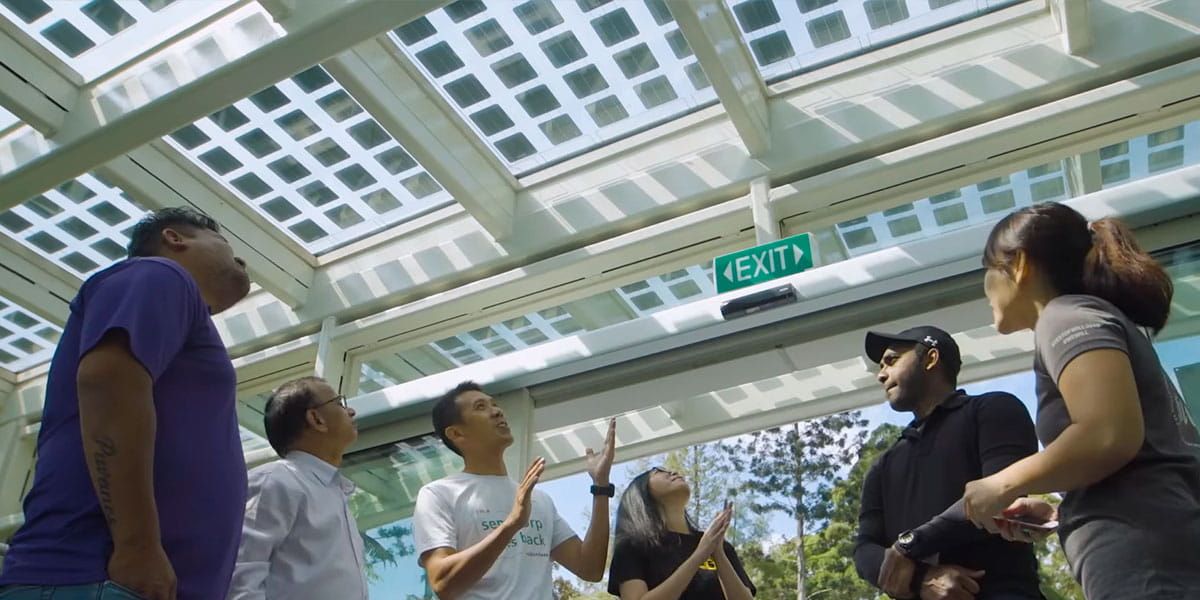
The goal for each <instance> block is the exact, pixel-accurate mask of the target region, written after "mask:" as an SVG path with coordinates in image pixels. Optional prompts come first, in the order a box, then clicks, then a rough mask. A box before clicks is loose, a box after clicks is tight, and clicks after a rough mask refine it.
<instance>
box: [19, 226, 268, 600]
mask: <svg viewBox="0 0 1200 600" xmlns="http://www.w3.org/2000/svg"><path fill="white" fill-rule="evenodd" d="M130 237H131V239H130V242H129V257H130V258H129V259H127V260H124V261H121V262H119V263H117V264H115V265H113V266H111V267H109V268H107V269H105V270H103V271H101V272H99V273H97V274H95V275H94V276H92V277H91V278H89V279H88V280H87V281H86V282H85V283H84V284H83V287H81V288H80V290H79V294H78V295H77V296H76V297H75V299H74V300H72V301H71V315H70V317H69V318H68V319H67V324H66V327H65V329H64V330H63V335H62V338H61V340H60V341H59V344H58V349H57V350H56V351H55V353H54V359H53V361H52V362H51V363H50V374H49V378H48V381H47V385H46V403H45V408H44V409H43V412H42V423H41V430H40V431H39V433H38V443H37V467H36V471H35V476H34V480H33V487H32V489H30V491H29V494H28V496H26V498H25V524H24V526H22V527H21V529H20V530H19V531H17V533H16V535H15V536H14V537H13V539H12V542H11V548H10V549H9V551H8V555H7V556H6V557H5V562H4V570H3V572H2V574H0V599H3V600H10V599H13V600H24V599H25V598H39V599H41V598H76V597H78V598H83V597H87V598H130V597H134V596H133V594H136V595H137V596H138V597H142V598H146V599H148V600H171V599H174V598H179V599H180V600H190V599H195V600H210V599H215V598H224V597H225V594H226V590H227V588H228V586H229V580H230V577H231V574H232V570H233V565H234V560H235V558H236V557H237V549H238V542H239V541H240V535H241V529H242V513H243V510H244V507H245V503H246V465H245V461H244V459H243V457H242V446H241V441H240V436H239V435H238V426H237V417H236V415H235V402H236V399H235V390H236V387H237V374H236V372H235V371H234V368H233V364H232V363H231V362H230V360H229V355H228V353H227V352H226V351H225V346H224V344H223V343H222V342H221V338H220V336H218V335H217V330H216V327H215V326H214V325H213V322H212V318H211V315H212V314H216V313H219V312H221V311H223V310H225V309H227V308H229V307H231V306H233V305H234V304H235V303H236V302H238V301H239V300H241V299H242V298H244V297H245V296H246V294H247V293H248V292H249V288H250V280H249V277H248V276H247V274H246V268H245V263H244V262H243V261H242V260H241V259H238V258H235V257H234V255H233V250H232V249H231V248H230V246H229V243H228V242H227V241H226V240H225V238H224V237H222V236H221V234H220V232H219V227H218V226H217V223H216V222H215V221H213V220H212V219H211V218H209V217H207V216H205V215H203V214H200V213H198V212H196V211H194V210H191V209H186V208H169V209H164V210H160V211H157V212H155V213H153V214H151V215H148V216H147V217H146V218H145V219H143V220H142V221H141V222H140V223H138V224H137V226H136V227H134V229H133V232H132V235H131V236H130ZM84 594H90V595H86V596H85V595H84Z"/></svg>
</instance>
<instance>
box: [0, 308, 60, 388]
mask: <svg viewBox="0 0 1200 600" xmlns="http://www.w3.org/2000/svg"><path fill="white" fill-rule="evenodd" d="M60 335H62V329H60V328H59V327H58V326H56V325H51V324H50V323H49V322H48V321H46V320H45V319H43V318H41V317H39V316H37V315H36V314H34V313H33V312H32V311H30V310H28V309H25V308H22V307H21V306H18V305H17V304H16V303H15V302H13V301H12V300H9V299H8V298H5V297H4V296H2V295H0V369H4V370H6V371H10V372H13V373H15V372H18V371H23V370H25V369H28V368H29V367H32V366H34V365H37V364H40V363H43V362H46V361H48V360H50V356H51V355H52V354H54V346H55V344H57V343H58V338H59V336H60Z"/></svg>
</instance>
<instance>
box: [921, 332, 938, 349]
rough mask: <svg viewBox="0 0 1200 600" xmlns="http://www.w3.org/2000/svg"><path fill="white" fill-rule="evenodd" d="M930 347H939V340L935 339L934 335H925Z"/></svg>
mask: <svg viewBox="0 0 1200 600" xmlns="http://www.w3.org/2000/svg"><path fill="white" fill-rule="evenodd" d="M923 341H924V342H925V343H926V344H927V345H928V346H929V347H930V348H937V340H935V339H933V336H932V335H927V336H925V339H924V340H923Z"/></svg>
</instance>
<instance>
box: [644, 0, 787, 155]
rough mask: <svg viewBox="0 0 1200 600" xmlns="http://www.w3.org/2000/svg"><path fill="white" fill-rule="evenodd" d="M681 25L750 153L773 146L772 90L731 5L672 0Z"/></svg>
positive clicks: (671, 6)
mask: <svg viewBox="0 0 1200 600" xmlns="http://www.w3.org/2000/svg"><path fill="white" fill-rule="evenodd" d="M667 8H669V9H670V11H671V16H673V17H675V22H676V23H678V24H679V31H680V32H681V33H683V37H684V39H685V40H687V42H688V45H689V46H691V48H692V52H693V53H695V55H696V58H697V59H698V60H699V61H700V67H701V68H702V69H703V70H704V74H705V75H706V76H708V80H709V81H711V82H712V85H713V89H714V90H715V91H716V92H717V98H719V99H720V100H721V105H722V106H724V107H725V112H727V113H728V114H729V120H730V121H731V122H732V123H733V126H734V127H735V128H736V129H737V132H738V135H740V136H741V138H742V142H743V143H744V144H745V146H746V149H747V150H748V151H749V153H750V156H755V157H757V156H762V155H764V154H766V153H767V152H768V151H769V150H770V149H771V133H770V131H771V124H770V113H769V111H768V110H767V90H766V87H765V86H764V85H763V81H762V77H761V76H760V75H759V73H758V68H757V67H755V65H754V59H753V58H752V57H751V56H750V50H749V48H747V47H746V44H745V42H744V41H743V40H742V36H741V33H740V32H739V30H738V26H737V23H735V22H734V18H733V15H732V14H731V13H730V11H729V7H727V6H726V5H725V2H723V1H722V0H691V1H689V2H667Z"/></svg>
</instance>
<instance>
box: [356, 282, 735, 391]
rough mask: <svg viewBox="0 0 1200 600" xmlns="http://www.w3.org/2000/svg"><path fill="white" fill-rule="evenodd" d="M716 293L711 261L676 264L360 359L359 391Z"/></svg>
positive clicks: (413, 377) (610, 323)
mask: <svg viewBox="0 0 1200 600" xmlns="http://www.w3.org/2000/svg"><path fill="white" fill-rule="evenodd" d="M714 294H716V287H715V286H714V285H713V282H712V264H711V263H708V264H705V265H697V266H693V267H688V268H685V269H679V270H677V271H673V272H671V273H667V274H665V275H660V276H658V277H651V278H649V279H647V280H645V281H638V282H635V283H632V284H629V285H626V286H623V287H619V288H617V289H614V290H610V291H608V292H603V293H601V294H597V295H595V296H592V297H590V298H585V299H583V300H579V301H576V302H571V303H568V304H565V305H562V306H557V307H553V308H548V309H545V310H541V311H537V312H534V313H530V314H527V315H524V316H520V317H516V318H514V319H509V320H507V321H503V322H500V323H496V324H494V325H491V326H488V327H483V328H480V329H475V330H473V331H468V332H466V333H462V334H459V335H456V336H453V337H449V338H445V339H442V340H438V341H436V342H433V343H431V344H426V345H425V346H421V347H419V348H415V349H410V350H404V351H399V352H393V353H388V354H386V355H383V356H379V357H376V358H373V359H371V360H366V361H363V362H362V363H361V365H360V367H359V384H358V389H359V393H366V392H373V391H375V390H379V389H382V388H385V387H388V386H392V385H396V384H398V383H402V382H404V381H411V380H413V379H419V378H421V377H424V376H426V375H432V374H433V373H438V372H441V371H446V370H449V369H454V368H458V367H462V366H465V365H468V364H471V363H474V362H479V361H481V360H486V359H489V358H495V357H497V356H500V355H503V354H508V353H509V352H515V351H517V350H524V349H526V348H530V347H532V346H536V345H538V344H542V343H544V342H549V341H552V340H557V339H561V338H564V337H567V336H570V335H574V334H576V333H579V332H581V331H592V330H595V329H599V328H601V327H606V326H608V325H613V324H616V323H622V322H625V321H629V320H632V319H636V318H639V317H644V316H647V315H651V314H654V313H656V312H658V311H660V310H663V309H666V308H670V307H672V306H678V305H680V304H684V303H686V302H692V301H694V300H699V299H701V298H707V297H710V296H712V295H714Z"/></svg>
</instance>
